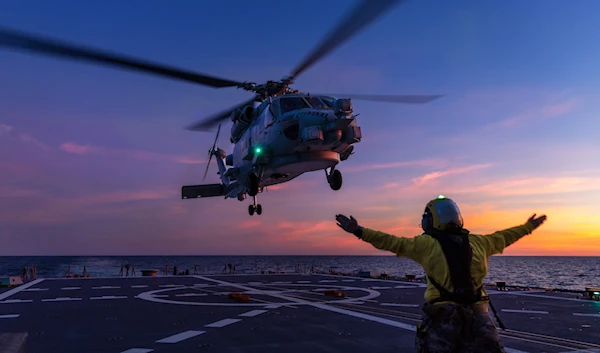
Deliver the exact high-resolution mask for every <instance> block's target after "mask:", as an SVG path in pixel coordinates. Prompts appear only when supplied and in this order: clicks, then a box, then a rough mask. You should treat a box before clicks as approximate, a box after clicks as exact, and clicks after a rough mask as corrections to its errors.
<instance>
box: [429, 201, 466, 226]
mask: <svg viewBox="0 0 600 353" xmlns="http://www.w3.org/2000/svg"><path fill="white" fill-rule="evenodd" d="M433 207H435V211H436V213H437V221H438V222H437V223H438V224H437V225H438V227H440V228H445V227H446V226H448V225H449V224H450V223H454V224H456V225H457V226H458V227H459V228H462V226H463V219H462V215H461V214H460V210H459V209H458V206H457V205H456V203H455V202H454V201H452V200H448V199H444V200H436V201H435V202H434V203H433Z"/></svg>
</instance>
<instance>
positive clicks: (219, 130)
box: [202, 124, 221, 180]
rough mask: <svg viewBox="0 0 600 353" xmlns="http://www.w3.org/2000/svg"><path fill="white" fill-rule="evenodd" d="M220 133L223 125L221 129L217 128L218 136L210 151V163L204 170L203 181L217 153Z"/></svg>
mask: <svg viewBox="0 0 600 353" xmlns="http://www.w3.org/2000/svg"><path fill="white" fill-rule="evenodd" d="M220 132H221V124H219V127H218V128H217V135H216V136H215V142H214V143H213V146H212V148H211V149H210V150H208V163H206V169H205V170H204V177H203V178H202V180H204V179H206V174H207V173H208V167H210V162H211V160H212V157H213V155H214V154H215V151H216V149H215V148H216V147H217V140H218V139H219V133H220Z"/></svg>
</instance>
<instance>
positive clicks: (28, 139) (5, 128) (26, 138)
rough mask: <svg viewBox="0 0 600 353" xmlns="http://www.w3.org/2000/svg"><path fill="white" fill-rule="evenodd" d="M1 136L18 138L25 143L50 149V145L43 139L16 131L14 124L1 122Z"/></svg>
mask: <svg viewBox="0 0 600 353" xmlns="http://www.w3.org/2000/svg"><path fill="white" fill-rule="evenodd" d="M0 136H4V137H8V138H10V139H12V140H18V141H21V142H23V143H26V144H29V145H34V146H37V147H39V148H41V149H44V150H45V149H48V148H49V146H48V145H47V144H45V143H43V142H42V141H40V140H38V139H36V138H34V137H33V136H31V135H29V134H25V133H21V132H19V133H17V132H15V128H14V127H13V126H9V125H5V124H1V123H0Z"/></svg>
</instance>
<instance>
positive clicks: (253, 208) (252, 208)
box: [248, 196, 262, 216]
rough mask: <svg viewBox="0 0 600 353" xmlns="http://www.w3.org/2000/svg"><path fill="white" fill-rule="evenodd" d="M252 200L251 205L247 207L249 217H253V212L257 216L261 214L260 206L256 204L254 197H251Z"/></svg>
mask: <svg viewBox="0 0 600 353" xmlns="http://www.w3.org/2000/svg"><path fill="white" fill-rule="evenodd" d="M253 198H254V202H253V204H252V205H248V214H250V216H253V215H254V212H256V214H257V215H260V214H262V206H261V204H256V196H254V197H253Z"/></svg>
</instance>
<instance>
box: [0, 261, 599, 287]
mask: <svg viewBox="0 0 600 353" xmlns="http://www.w3.org/2000/svg"><path fill="white" fill-rule="evenodd" d="M126 263H130V264H133V266H134V268H135V270H136V272H137V273H136V274H137V275H138V276H140V275H141V274H140V270H142V269H157V270H159V271H160V272H159V275H164V270H165V267H166V266H167V265H168V271H169V272H168V273H169V275H172V273H173V267H174V266H177V271H178V272H182V271H185V270H189V272H190V274H193V273H194V268H195V266H197V270H198V271H199V273H200V274H218V273H222V272H223V268H224V267H225V266H226V264H235V265H236V272H237V273H255V272H256V271H264V270H271V271H277V270H279V271H286V272H288V273H289V272H294V270H295V268H296V265H300V270H301V271H304V269H305V268H306V270H310V268H311V266H313V265H314V267H315V269H316V270H318V271H329V270H334V271H338V272H344V273H356V272H358V271H378V272H385V273H389V274H390V275H392V276H402V277H403V276H404V275H406V274H414V275H416V276H417V277H422V276H424V272H423V270H422V269H421V267H420V266H419V265H418V264H417V263H415V262H413V261H412V260H409V259H406V258H397V257H395V256H3V257H0V277H6V276H14V275H20V273H21V272H22V270H23V268H24V267H25V266H32V265H36V268H37V276H38V278H48V277H63V276H64V275H65V272H66V271H67V269H68V267H69V266H71V273H79V274H81V273H82V272H83V266H84V265H85V266H86V270H87V272H88V273H90V274H91V275H92V277H117V276H119V271H120V270H121V266H122V265H123V264H126ZM496 281H505V282H506V284H507V285H514V286H526V287H541V288H548V289H568V290H584V289H585V287H597V286H600V257H578V256H573V257H570V256H493V257H491V258H490V260H489V274H488V276H487V278H486V281H485V283H494V282H496Z"/></svg>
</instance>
